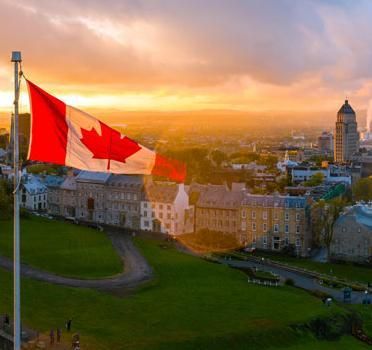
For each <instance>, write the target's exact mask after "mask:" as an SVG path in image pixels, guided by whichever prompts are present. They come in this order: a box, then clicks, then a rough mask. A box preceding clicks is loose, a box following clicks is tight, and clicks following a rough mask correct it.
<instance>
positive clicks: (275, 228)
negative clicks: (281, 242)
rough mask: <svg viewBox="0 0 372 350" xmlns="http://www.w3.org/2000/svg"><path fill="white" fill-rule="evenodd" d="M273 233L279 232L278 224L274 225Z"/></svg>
mask: <svg viewBox="0 0 372 350" xmlns="http://www.w3.org/2000/svg"><path fill="white" fill-rule="evenodd" d="M274 232H279V225H278V224H275V225H274Z"/></svg>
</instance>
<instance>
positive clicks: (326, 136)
mask: <svg viewBox="0 0 372 350" xmlns="http://www.w3.org/2000/svg"><path fill="white" fill-rule="evenodd" d="M318 150H319V151H320V153H321V154H322V155H329V154H332V153H333V135H332V134H331V133H330V132H327V131H323V132H322V134H321V135H320V136H319V137H318Z"/></svg>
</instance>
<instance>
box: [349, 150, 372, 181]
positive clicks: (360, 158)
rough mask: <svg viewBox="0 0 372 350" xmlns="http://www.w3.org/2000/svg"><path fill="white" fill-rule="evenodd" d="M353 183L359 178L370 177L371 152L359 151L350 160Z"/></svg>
mask: <svg viewBox="0 0 372 350" xmlns="http://www.w3.org/2000/svg"><path fill="white" fill-rule="evenodd" d="M352 175H353V183H354V182H356V181H358V180H359V179H360V178H363V177H368V176H372V150H364V149H361V150H360V151H359V152H358V153H357V154H355V155H354V156H353V159H352Z"/></svg>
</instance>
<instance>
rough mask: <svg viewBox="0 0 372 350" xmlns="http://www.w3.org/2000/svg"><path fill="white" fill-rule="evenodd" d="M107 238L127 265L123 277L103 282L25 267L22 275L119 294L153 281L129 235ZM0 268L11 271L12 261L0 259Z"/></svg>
mask: <svg viewBox="0 0 372 350" xmlns="http://www.w3.org/2000/svg"><path fill="white" fill-rule="evenodd" d="M107 235H108V237H109V238H110V239H111V242H112V244H113V246H114V248H115V250H116V251H117V253H118V254H119V256H120V258H121V259H122V261H123V263H124V272H123V273H121V274H118V275H116V276H112V277H108V278H104V279H94V280H88V279H77V278H69V277H63V276H58V275H55V274H53V273H51V272H47V271H43V270H40V269H38V268H35V267H32V266H29V265H26V264H22V266H21V273H22V276H23V277H28V278H32V279H35V280H38V281H43V282H48V283H53V284H59V285H64V286H69V287H78V288H93V289H98V290H105V291H112V292H117V293H119V294H121V293H125V292H127V291H130V290H131V289H134V288H135V287H137V286H139V285H141V284H143V283H144V282H146V281H149V280H151V279H152V276H153V273H152V269H151V267H150V265H149V264H148V263H147V261H146V259H145V258H144V257H143V256H142V255H141V253H140V252H139V251H138V249H137V248H136V247H135V246H134V244H133V242H132V240H131V238H130V236H129V235H127V234H124V233H122V232H116V231H109V232H108V233H107ZM0 267H2V268H4V269H6V270H9V271H12V270H13V261H12V260H11V259H9V258H5V257H2V256H0Z"/></svg>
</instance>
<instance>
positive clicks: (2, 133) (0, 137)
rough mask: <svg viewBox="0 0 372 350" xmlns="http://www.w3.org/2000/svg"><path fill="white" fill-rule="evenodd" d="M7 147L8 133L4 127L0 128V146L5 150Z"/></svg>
mask: <svg viewBox="0 0 372 350" xmlns="http://www.w3.org/2000/svg"><path fill="white" fill-rule="evenodd" d="M8 147H9V133H8V131H7V130H6V129H4V128H0V148H2V149H4V150H6V149H8Z"/></svg>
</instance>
